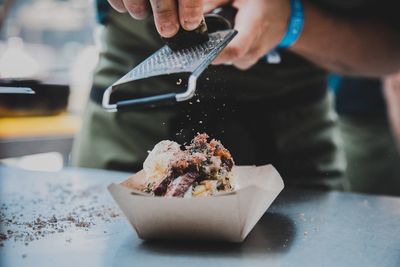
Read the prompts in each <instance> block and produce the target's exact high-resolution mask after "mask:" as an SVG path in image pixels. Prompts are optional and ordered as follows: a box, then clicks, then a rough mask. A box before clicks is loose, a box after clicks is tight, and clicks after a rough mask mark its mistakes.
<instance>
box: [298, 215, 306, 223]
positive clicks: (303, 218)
mask: <svg viewBox="0 0 400 267" xmlns="http://www.w3.org/2000/svg"><path fill="white" fill-rule="evenodd" d="M299 218H300V220H302V221H303V222H305V221H307V219H306V216H305V214H304V213H300V214H299Z"/></svg>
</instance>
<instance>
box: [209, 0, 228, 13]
mask: <svg viewBox="0 0 400 267" xmlns="http://www.w3.org/2000/svg"><path fill="white" fill-rule="evenodd" d="M230 2H232V1H231V0H203V14H206V13H209V12H211V11H212V10H213V9H216V8H217V7H221V6H224V5H227V4H229V3H230Z"/></svg>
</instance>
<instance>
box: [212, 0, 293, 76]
mask: <svg viewBox="0 0 400 267" xmlns="http://www.w3.org/2000/svg"><path fill="white" fill-rule="evenodd" d="M229 3H231V4H232V5H233V6H234V7H235V8H237V9H238V13H237V15H236V19H235V29H236V30H237V31H238V34H237V36H236V37H235V38H234V39H233V40H232V42H231V43H230V44H229V45H228V46H227V47H226V48H225V49H224V50H223V51H222V52H221V54H220V55H219V56H218V57H217V59H216V60H215V61H214V62H213V64H233V65H234V66H236V67H237V68H239V69H248V68H250V67H251V66H252V65H254V64H255V63H257V61H258V60H259V59H260V58H261V57H263V56H264V55H265V54H267V53H268V52H269V51H271V50H272V49H273V48H275V47H276V46H277V45H278V44H279V42H280V41H281V39H282V38H283V36H284V35H285V33H286V30H287V27H288V21H289V18H290V2H289V0H233V1H228V0H204V11H205V12H208V11H210V10H212V9H214V8H216V7H218V6H222V5H224V4H229Z"/></svg>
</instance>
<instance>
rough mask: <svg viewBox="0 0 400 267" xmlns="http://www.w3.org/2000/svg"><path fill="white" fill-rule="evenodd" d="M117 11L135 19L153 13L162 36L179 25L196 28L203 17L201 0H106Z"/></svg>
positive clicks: (189, 29) (143, 17)
mask: <svg viewBox="0 0 400 267" xmlns="http://www.w3.org/2000/svg"><path fill="white" fill-rule="evenodd" d="M108 2H109V3H110V5H111V6H112V7H113V8H114V9H115V10H117V11H118V12H121V13H125V12H129V14H130V15H131V16H132V17H133V18H135V19H139V20H140V19H145V18H147V17H148V16H150V15H151V13H153V15H154V21H155V23H156V28H157V31H158V32H159V33H160V35H161V36H162V37H167V38H168V37H172V36H174V35H175V34H176V33H177V32H178V30H179V26H180V25H182V27H183V28H184V29H185V30H188V31H192V30H194V29H196V28H197V27H198V26H199V25H200V22H201V20H202V18H203V0H178V1H177V0H108Z"/></svg>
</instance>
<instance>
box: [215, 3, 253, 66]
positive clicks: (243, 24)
mask: <svg viewBox="0 0 400 267" xmlns="http://www.w3.org/2000/svg"><path fill="white" fill-rule="evenodd" d="M257 24H258V18H254V16H253V17H252V8H251V5H248V6H247V7H246V6H244V7H241V9H239V11H238V13H237V15H236V19H235V28H236V30H237V31H238V34H237V35H236V37H235V38H234V39H233V40H232V42H231V43H230V44H229V45H228V46H227V47H226V48H225V49H224V50H223V51H222V52H221V54H220V55H219V56H218V58H217V59H216V60H215V61H214V62H213V64H221V63H225V62H233V63H235V62H236V61H239V60H241V59H243V57H244V56H245V55H246V54H247V53H248V52H249V51H250V49H251V47H252V45H253V42H254V39H255V36H256V35H257V33H258V28H257V27H259V25H257Z"/></svg>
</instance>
